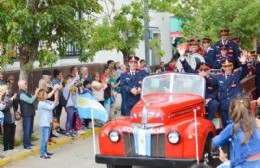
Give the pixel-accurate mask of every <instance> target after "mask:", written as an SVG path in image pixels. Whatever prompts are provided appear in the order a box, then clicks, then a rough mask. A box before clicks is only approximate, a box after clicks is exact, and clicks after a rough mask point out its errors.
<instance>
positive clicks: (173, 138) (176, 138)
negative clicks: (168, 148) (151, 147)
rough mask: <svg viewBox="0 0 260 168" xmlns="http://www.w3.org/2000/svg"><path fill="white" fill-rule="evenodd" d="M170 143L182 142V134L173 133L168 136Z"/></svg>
mask: <svg viewBox="0 0 260 168" xmlns="http://www.w3.org/2000/svg"><path fill="white" fill-rule="evenodd" d="M168 141H169V142H170V143H172V144H176V143H178V142H179V141H180V134H179V133H178V132H177V131H171V132H170V133H169V134H168Z"/></svg>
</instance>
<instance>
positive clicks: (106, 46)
mask: <svg viewBox="0 0 260 168" xmlns="http://www.w3.org/2000/svg"><path fill="white" fill-rule="evenodd" d="M104 2H105V4H106V5H105V6H109V5H110V7H111V8H109V7H107V11H105V13H106V15H105V17H104V18H103V19H102V23H101V24H97V25H96V26H93V27H92V31H93V32H92V37H91V40H89V45H88V47H89V48H88V51H87V52H88V54H87V55H85V57H81V58H80V59H81V61H85V59H87V58H88V57H89V56H91V55H93V54H94V53H96V52H98V51H100V50H112V49H116V50H117V51H118V52H121V53H122V54H123V59H124V62H127V57H128V56H130V55H132V54H134V53H135V49H136V48H137V47H138V46H139V43H140V41H141V40H144V28H143V25H144V19H145V18H149V16H145V15H144V8H143V0H134V1H132V2H131V3H130V4H128V5H122V7H121V8H120V9H119V10H118V11H115V10H114V7H113V6H114V5H115V1H114V0H107V1H106V0H104ZM109 9H111V10H109ZM160 45H161V43H160V41H159V40H155V39H151V41H150V49H153V48H156V47H158V46H160ZM157 55H159V56H163V55H164V52H163V51H162V50H158V52H157Z"/></svg>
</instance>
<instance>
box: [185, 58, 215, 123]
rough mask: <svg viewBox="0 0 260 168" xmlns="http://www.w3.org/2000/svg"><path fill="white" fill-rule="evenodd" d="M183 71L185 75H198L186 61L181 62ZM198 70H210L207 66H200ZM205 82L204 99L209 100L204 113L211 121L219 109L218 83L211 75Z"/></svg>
mask: <svg viewBox="0 0 260 168" xmlns="http://www.w3.org/2000/svg"><path fill="white" fill-rule="evenodd" d="M181 63H182V66H183V69H184V71H185V72H187V73H196V74H197V73H199V71H196V70H194V69H192V68H191V67H190V65H189V64H188V62H187V61H186V60H183V61H181ZM200 69H210V67H209V65H207V64H201V65H200ZM205 80H206V94H205V99H210V100H209V102H208V105H207V107H206V112H207V113H208V116H207V118H208V119H209V120H212V119H213V118H214V114H215V113H216V112H217V110H218V108H219V101H218V82H217V81H216V79H215V78H213V76H212V75H209V76H207V77H205Z"/></svg>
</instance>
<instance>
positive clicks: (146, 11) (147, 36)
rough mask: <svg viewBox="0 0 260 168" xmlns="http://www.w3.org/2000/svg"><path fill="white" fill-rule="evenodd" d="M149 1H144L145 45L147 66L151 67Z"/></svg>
mask: <svg viewBox="0 0 260 168" xmlns="http://www.w3.org/2000/svg"><path fill="white" fill-rule="evenodd" d="M147 1H148V0H144V34H145V39H144V44H145V61H146V63H147V65H151V62H150V49H149V40H150V32H149V7H148V2H147Z"/></svg>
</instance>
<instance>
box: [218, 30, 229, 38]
mask: <svg viewBox="0 0 260 168" xmlns="http://www.w3.org/2000/svg"><path fill="white" fill-rule="evenodd" d="M229 32H230V30H229V29H221V30H220V34H221V36H227V35H229V34H230V33H229Z"/></svg>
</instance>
